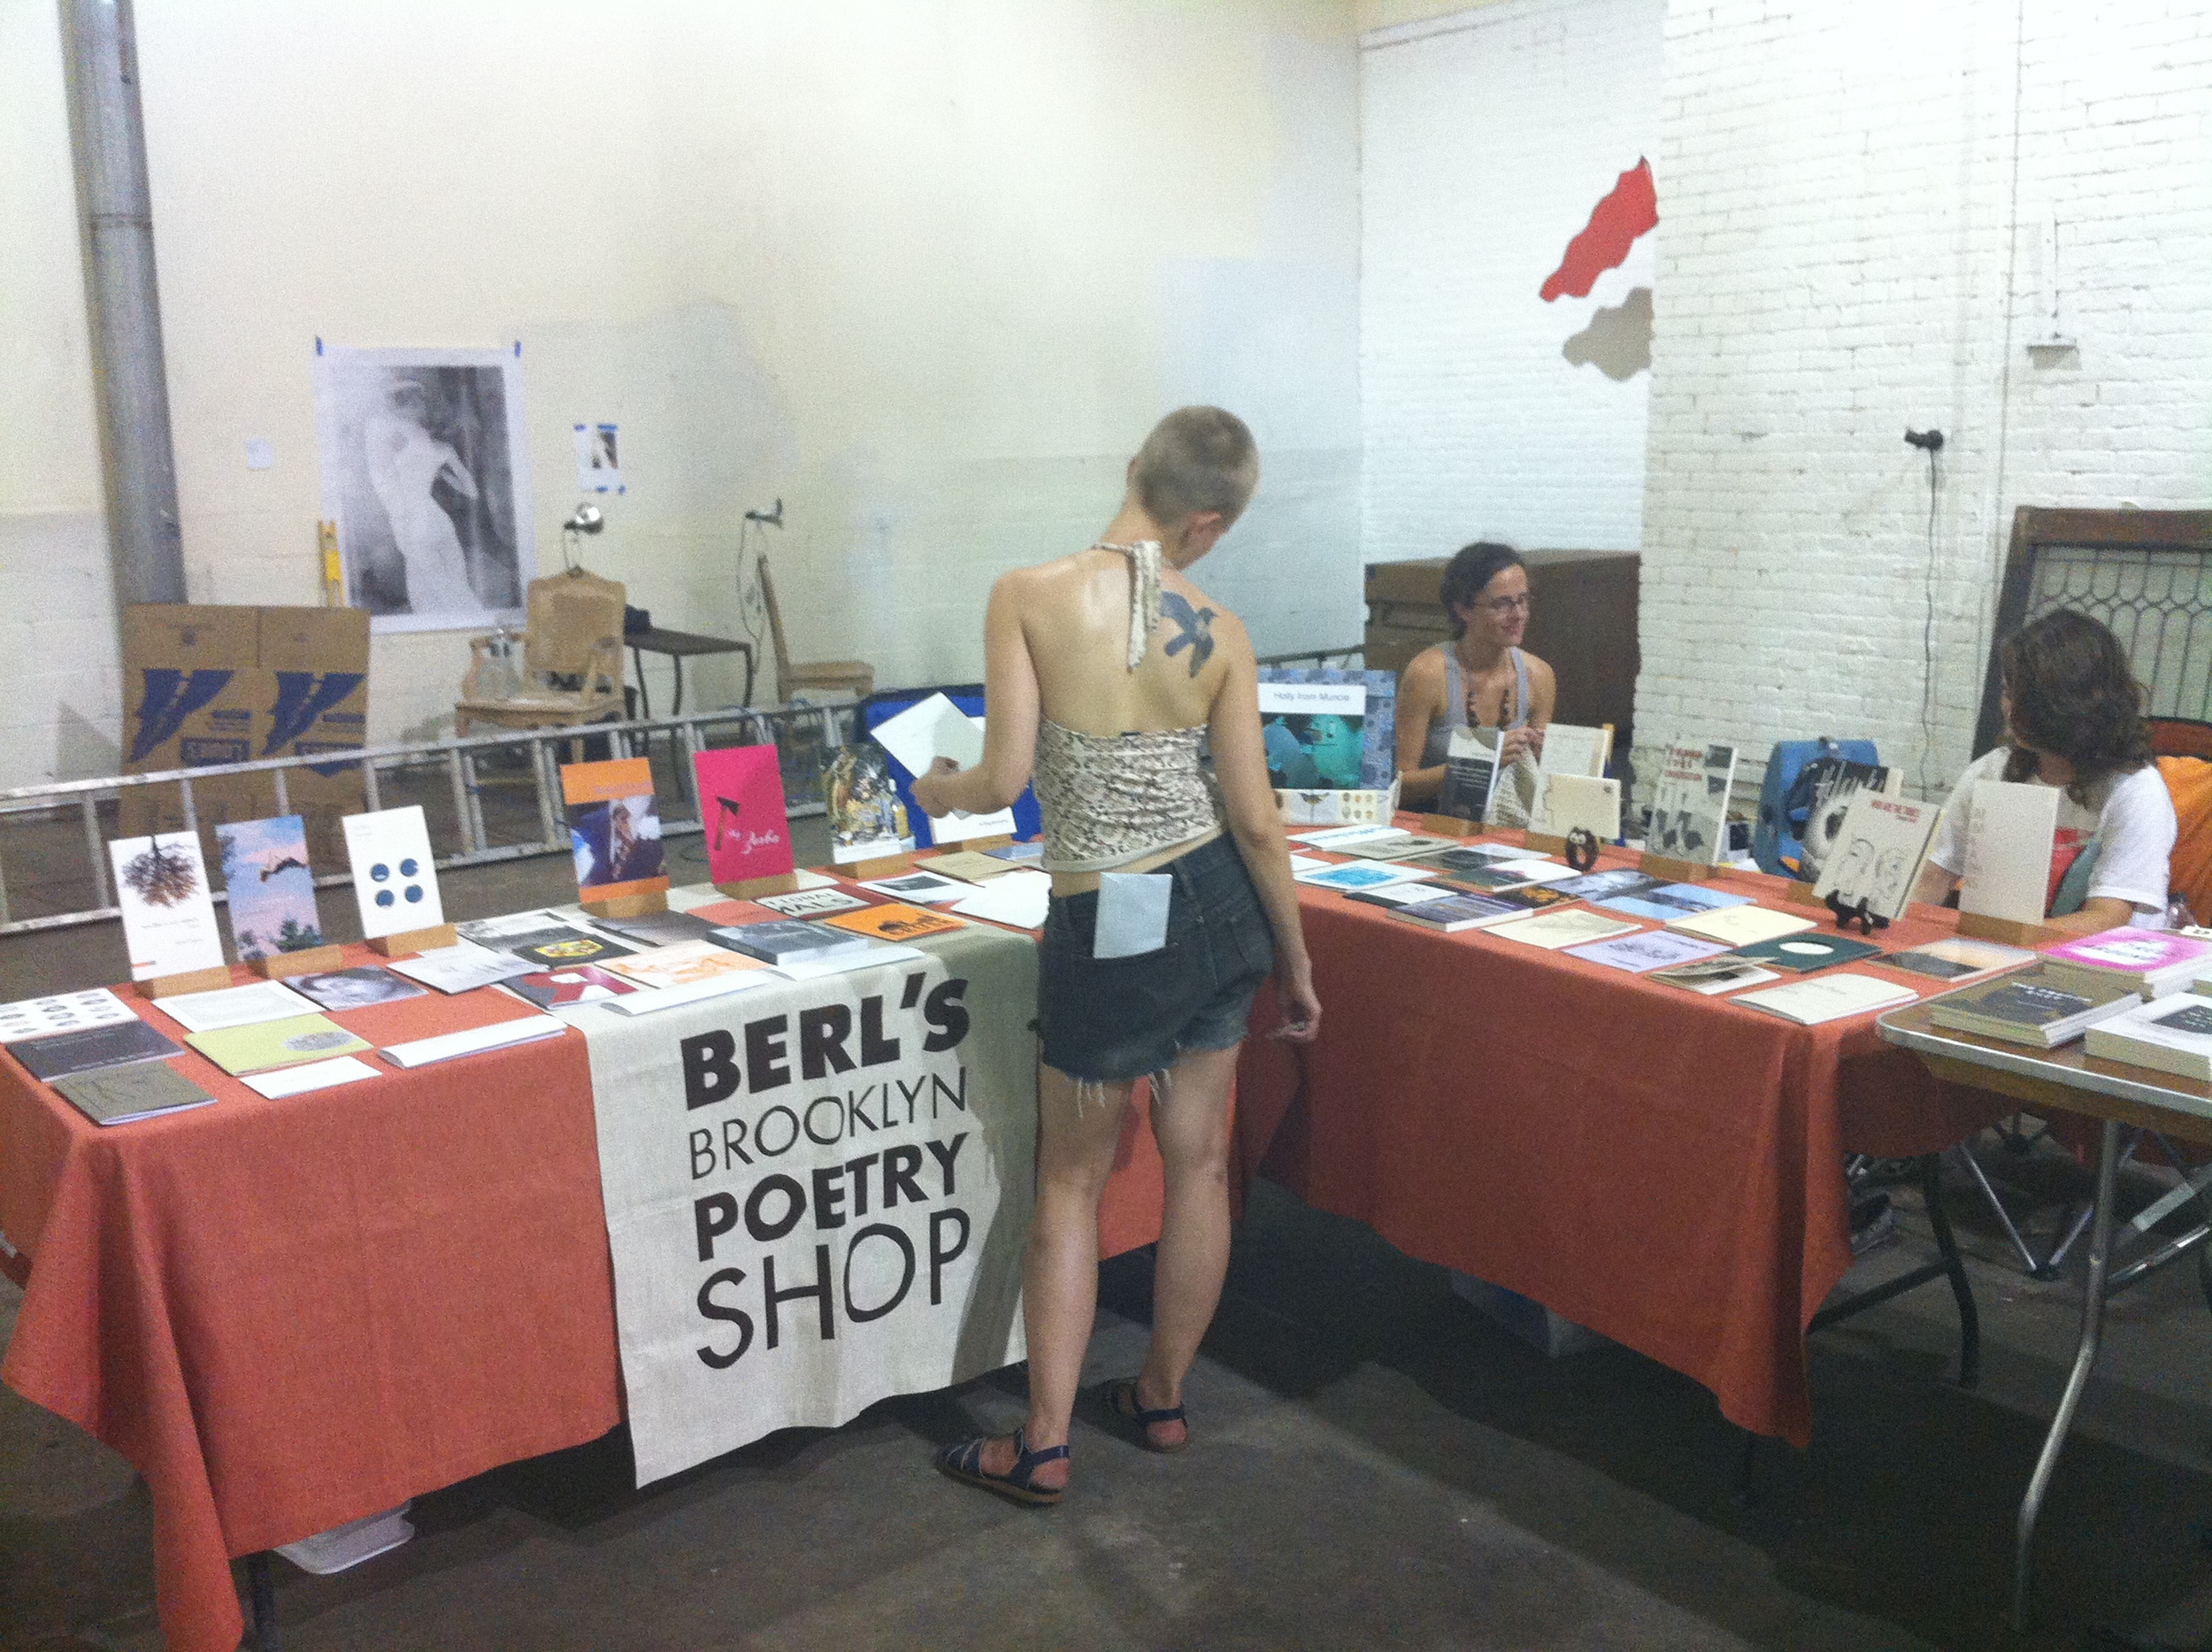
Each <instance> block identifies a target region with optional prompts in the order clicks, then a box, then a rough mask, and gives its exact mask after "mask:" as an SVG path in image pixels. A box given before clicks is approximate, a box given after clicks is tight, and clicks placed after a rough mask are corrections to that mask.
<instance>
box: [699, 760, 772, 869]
mask: <svg viewBox="0 0 2212 1652" xmlns="http://www.w3.org/2000/svg"><path fill="white" fill-rule="evenodd" d="M691 762H692V767H693V771H694V772H695V774H696V775H697V778H698V781H699V821H700V824H701V825H702V826H705V827H706V831H707V875H708V877H709V878H710V880H712V881H713V882H716V883H742V882H744V881H745V880H747V879H749V878H772V877H775V876H776V875H778V874H779V873H780V872H789V871H790V870H791V869H792V861H791V821H790V819H789V818H788V817H787V815H786V814H785V813H784V807H783V774H782V772H781V771H780V769H779V768H778V767H777V765H776V749H775V748H774V747H773V746H726V747H724V748H722V749H720V750H718V751H702V752H699V753H697V754H695V756H694V757H692V759H691Z"/></svg>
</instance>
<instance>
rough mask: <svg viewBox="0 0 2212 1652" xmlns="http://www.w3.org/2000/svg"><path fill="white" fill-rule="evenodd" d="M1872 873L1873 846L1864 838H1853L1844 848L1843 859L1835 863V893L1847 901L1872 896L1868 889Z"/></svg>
mask: <svg viewBox="0 0 2212 1652" xmlns="http://www.w3.org/2000/svg"><path fill="white" fill-rule="evenodd" d="M1873 871H1874V845H1873V844H1872V843H1871V842H1870V841H1868V840H1867V839H1865V838H1863V837H1855V838H1853V839H1852V840H1851V841H1850V842H1849V843H1847V844H1846V845H1845V846H1844V850H1843V858H1842V859H1841V860H1839V861H1838V862H1837V863H1836V893H1837V894H1838V895H1841V896H1842V897H1843V898H1844V899H1845V900H1847V901H1852V900H1858V899H1860V898H1863V897H1864V896H1867V895H1872V894H1874V893H1875V891H1874V889H1873V888H1872V887H1870V874H1871V873H1872V872H1873Z"/></svg>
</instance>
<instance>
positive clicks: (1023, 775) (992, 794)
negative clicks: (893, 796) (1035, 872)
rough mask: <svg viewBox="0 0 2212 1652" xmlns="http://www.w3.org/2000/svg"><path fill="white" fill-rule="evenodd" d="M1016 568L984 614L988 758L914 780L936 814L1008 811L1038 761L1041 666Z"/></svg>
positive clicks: (947, 763)
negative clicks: (1025, 621)
mask: <svg viewBox="0 0 2212 1652" xmlns="http://www.w3.org/2000/svg"><path fill="white" fill-rule="evenodd" d="M1020 577H1021V576H1020V575H1019V574H1018V573H1009V574H1006V575H1003V576H1002V577H1001V579H1000V580H999V581H998V583H997V584H995V585H994V586H993V587H992V588H991V603H990V606H989V607H988V608H987V610H985V611H984V615H983V704H984V724H983V761H982V762H980V763H979V764H977V765H975V767H973V768H972V769H963V768H961V767H960V766H959V765H957V764H956V763H954V762H953V761H952V759H951V758H949V757H940V758H938V759H937V761H936V763H935V764H934V765H933V766H932V767H931V769H930V772H928V773H927V774H923V775H918V776H916V777H915V780H914V801H915V802H916V803H919V804H920V805H921V808H922V812H923V813H924V814H926V815H927V816H929V817H930V818H932V819H935V818H938V817H939V816H941V815H948V814H953V813H956V812H957V813H960V814H970V815H987V814H992V813H995V812H996V811H999V810H1001V809H1010V808H1012V807H1013V806H1014V800H1015V799H1016V798H1018V797H1019V796H1020V795H1022V791H1023V788H1025V787H1026V786H1027V785H1028V784H1029V772H1030V769H1031V768H1032V766H1033V765H1034V764H1035V763H1036V761H1037V718H1038V716H1039V715H1040V713H1039V711H1038V699H1037V666H1036V662H1035V661H1033V660H1032V659H1031V658H1030V657H1029V638H1028V635H1027V634H1026V633H1025V631H1024V630H1023V629H1022V617H1021V603H1020V595H1019V591H1018V580H1019V579H1020Z"/></svg>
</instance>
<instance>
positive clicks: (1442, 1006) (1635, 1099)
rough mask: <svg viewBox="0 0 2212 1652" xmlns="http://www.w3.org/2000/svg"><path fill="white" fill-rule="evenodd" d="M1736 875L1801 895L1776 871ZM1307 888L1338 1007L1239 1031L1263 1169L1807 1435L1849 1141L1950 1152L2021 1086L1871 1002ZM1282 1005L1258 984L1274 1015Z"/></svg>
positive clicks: (1317, 965) (1946, 926)
mask: <svg viewBox="0 0 2212 1652" xmlns="http://www.w3.org/2000/svg"><path fill="white" fill-rule="evenodd" d="M1604 864H1614V865H1621V864H1632V861H1630V860H1629V859H1628V858H1627V857H1622V856H1617V855H1616V856H1611V857H1608V858H1607V861H1606V862H1605V863H1604ZM1720 882H1721V885H1722V887H1732V888H1735V889H1737V890H1738V891H1739V892H1740V893H1743V894H1747V895H1760V896H1763V897H1764V898H1765V900H1766V902H1767V903H1769V904H1771V905H1778V906H1779V905H1783V904H1785V903H1783V902H1782V901H1781V900H1780V899H1779V896H1778V880H1773V879H1768V878H1763V877H1759V876H1757V875H1755V874H1752V875H1746V874H1733V873H1732V874H1726V875H1724V877H1723V878H1722V879H1721V880H1720ZM1301 906H1302V911H1303V912H1304V918H1305V925H1306V934H1307V938H1308V941H1309V945H1310V950H1311V951H1312V954H1313V958H1314V973H1315V980H1316V985H1317V989H1318V991H1319V993H1320V995H1321V1003H1322V1008H1323V1016H1324V1018H1323V1022H1322V1027H1323V1031H1322V1034H1321V1037H1320V1039H1319V1041H1317V1043H1316V1044H1314V1045H1313V1046H1312V1047H1311V1048H1310V1049H1309V1050H1306V1051H1304V1052H1299V1051H1297V1050H1295V1049H1294V1048H1292V1047H1290V1046H1286V1045H1284V1044H1282V1043H1279V1042H1277V1041H1272V1040H1269V1039H1264V1038H1253V1039H1251V1040H1248V1041H1247V1042H1246V1044H1245V1047H1244V1049H1245V1054H1244V1057H1243V1060H1242V1063H1241V1064H1240V1070H1239V1073H1238V1095H1237V1128H1238V1143H1239V1152H1240V1157H1241V1160H1242V1164H1243V1168H1244V1169H1245V1170H1247V1171H1248V1172H1249V1171H1253V1170H1263V1171H1264V1172H1267V1173H1268V1174H1270V1175H1271V1176H1274V1177H1276V1178H1277V1179H1280V1180H1281V1181H1283V1182H1284V1183H1286V1185H1287V1186H1288V1187H1290V1188H1291V1189H1292V1190H1293V1191H1294V1192H1295V1193H1297V1194H1298V1195H1300V1196H1302V1198H1304V1199H1305V1200H1306V1201H1307V1202H1308V1203H1311V1204H1314V1205H1316V1206H1317V1207H1319V1208H1321V1209H1323V1210H1331V1211H1333V1212H1336V1213H1338V1214H1340V1215H1344V1216H1350V1217H1354V1218H1358V1219H1359V1220H1362V1221H1364V1222H1366V1223H1368V1224H1369V1225H1370V1226H1372V1227H1373V1228H1374V1229H1375V1230H1376V1231H1377V1232H1378V1233H1381V1234H1382V1236H1383V1237H1384V1238H1386V1239H1387V1240H1389V1241H1391V1242H1392V1243H1393V1244H1394V1245H1396V1246H1397V1247H1398V1248H1399V1249H1402V1250H1404V1251H1406V1252H1408V1253H1409V1254H1410V1255H1412V1256H1419V1257H1422V1258H1424V1259H1425V1260H1427V1261H1431V1262H1437V1263H1441V1264H1444V1265H1445V1266H1448V1267H1451V1268H1456V1269H1459V1270H1461V1271H1463V1272H1468V1273H1472V1274H1476V1275H1479V1277H1481V1278H1483V1279H1488V1280H1490V1281H1492V1282H1494V1283H1495V1284H1499V1285H1502V1286H1505V1287H1509V1289H1512V1290H1516V1291H1519V1292H1521V1293H1522V1294H1523V1295H1528V1296H1532V1297H1534V1298H1535V1299H1536V1300H1537V1301H1539V1302H1543V1303H1544V1304H1545V1305H1546V1306H1548V1307H1549V1308H1551V1309H1552V1310H1555V1311H1556V1312H1558V1313H1560V1314H1563V1315H1564V1316H1566V1317H1567V1318H1570V1319H1572V1320H1574V1321H1576V1322H1577V1323H1578V1324H1581V1325H1587V1326H1589V1327H1591V1328H1592V1329H1594V1330H1596V1331H1600V1332H1602V1333H1604V1334H1605V1335H1607V1336H1609V1337H1611V1338H1613V1339H1614V1340H1615V1341H1619V1342H1623V1343H1625V1344H1627V1345H1628V1346H1629V1347H1631V1348H1636V1349H1637V1350H1639V1351H1640V1352H1641V1353H1644V1354H1647V1355H1648V1356H1651V1357H1652V1358H1654V1359H1657V1360H1659V1361H1661V1362H1663V1364H1667V1365H1670V1366H1671V1367H1673V1368H1674V1369H1675V1370H1677V1371H1679V1372H1684V1373H1686V1375H1688V1376H1691V1377H1694V1378H1695V1379H1697V1380H1698V1381H1700V1382H1701V1383H1703V1384H1704V1385H1705V1386H1706V1387H1709V1388H1710V1389H1712V1390H1713V1392H1714V1393H1715V1395H1717V1396H1718V1397H1719V1400H1720V1404H1721V1409H1722V1410H1723V1411H1724V1412H1725V1413H1726V1415H1727V1416H1728V1417H1729V1418H1731V1419H1732V1420H1733V1421H1735V1422H1737V1423H1739V1424H1740V1425H1742V1426H1744V1427H1746V1428H1748V1429H1752V1430H1755V1431H1756V1432H1758V1433H1768V1434H1779V1435H1782V1436H1784V1437H1785V1438H1786V1439H1788V1440H1790V1441H1793V1442H1795V1443H1797V1444H1799V1445H1803V1444H1805V1443H1806V1442H1807V1441H1808V1440H1809V1436H1810V1431H1811V1416H1810V1410H1809V1402H1808V1399H1807V1394H1806V1375H1805V1339H1804V1326H1805V1323H1806V1321H1807V1320H1809V1318H1811V1317H1812V1315H1813V1312H1814V1310H1816V1309H1817V1308H1818V1307H1819V1305H1820V1302H1821V1300H1822V1299H1823V1298H1824V1297H1825V1296H1826V1295H1828V1293H1829V1291H1830V1290H1831V1289H1832V1287H1834V1285H1835V1284H1836V1282H1837V1281H1838V1280H1839V1279H1841V1278H1842V1277H1843V1274H1844V1272H1845V1270H1846V1269H1847V1267H1848V1266H1849V1265H1850V1261H1851V1248H1850V1237H1849V1231H1848V1214H1847V1203H1846V1198H1845V1193H1844V1186H1843V1178H1842V1156H1843V1153H1844V1151H1845V1149H1847V1148H1850V1149H1859V1150H1863V1151H1868V1152H1872V1153H1877V1154H1881V1155H1884V1156H1905V1155H1909V1154H1916V1153H1925V1152H1932V1151H1934V1150H1935V1149H1939V1148H1942V1147H1945V1146H1947V1145H1948V1144H1949V1143H1951V1142H1953V1141H1957V1140H1959V1139H1960V1138H1961V1137H1962V1136H1964V1135H1966V1134H1967V1133H1970V1131H1972V1130H1974V1129H1975V1128H1977V1127H1978V1126H1980V1125H1982V1124H1984V1123H1986V1122H1989V1121H1990V1120H1991V1119H1993V1118H1996V1117H2001V1116H2002V1114H2003V1113H2004V1112H2005V1111H2007V1110H2009V1104H2008V1103H2001V1102H1999V1101H1997V1100H1995V1099H1994V1098H1992V1097H1991V1096H1989V1095H1983V1094H1978V1093H1976V1092H1972V1091H1967V1090H1962V1089H1958V1088H1956V1087H1952V1086H1947V1085H1941V1084H1938V1083H1937V1082H1936V1081H1934V1080H1932V1079H1930V1078H1929V1077H1928V1076H1927V1074H1926V1072H1925V1071H1924V1069H1923V1068H1922V1067H1921V1066H1920V1064H1918V1063H1917V1062H1916V1061H1914V1060H1912V1059H1911V1058H1910V1057H1907V1056H1906V1055H1905V1053H1904V1052H1903V1051H1901V1050H1897V1049H1890V1048H1889V1047H1887V1046H1886V1045H1884V1044H1883V1043H1882V1042H1881V1041H1880V1040H1879V1038H1878V1035H1877V1034H1876V1033H1875V1031H1874V1025H1873V1023H1874V1018H1873V1017H1872V1016H1871V1015H1868V1016H1861V1017H1856V1018H1853V1019H1850V1020H1847V1021H1841V1022H1832V1023H1830V1024H1828V1025H1826V1026H1816V1027H1805V1026H1797V1025H1795V1024H1794V1023H1793V1022H1788V1021H1785V1020H1782V1019H1780V1018H1778V1017H1774V1016H1770V1015H1766V1014H1763V1013H1762V1012H1761V1011H1759V1010H1748V1009H1743V1008H1740V1007H1738V1006H1736V1005H1733V1004H1731V1003H1728V1002H1727V1000H1726V999H1724V998H1704V997H1700V996H1699V995H1696V994H1694V993H1689V992H1685V991H1682V990H1681V989H1679V988H1677V987H1665V986H1661V985H1657V984H1655V983H1653V982H1650V981H1647V980H1641V979H1640V978H1639V977H1637V976H1633V975H1630V974H1628V973H1625V972H1622V971H1618V970H1611V969H1607V968H1604V967H1602V966H1601V965H1598V964H1588V963H1585V962H1583V961H1581V960H1579V959H1575V958H1569V957H1564V956H1563V955H1562V954H1559V953H1556V952H1547V951H1543V950H1541V949H1538V948H1534V947H1530V946H1525V945H1522V944H1519V943H1517V942H1514V941H1507V940H1502V939H1500V938H1498V937H1496V936H1494V935H1486V934H1482V933H1481V932H1479V931H1473V932H1463V933H1462V934H1456V935H1442V934H1435V933H1434V932H1432V931H1429V930H1425V929H1421V928H1418V927H1417V926H1414V925H1412V924H1410V923H1407V922H1405V921H1403V920H1402V919H1399V918H1394V917H1392V916H1390V915H1389V914H1388V913H1387V912H1386V911H1383V910H1382V909H1380V908H1379V907H1375V906H1372V905H1368V904H1365V903H1360V902H1355V901H1348V900H1346V899H1345V898H1343V897H1342V896H1341V895H1335V894H1333V893H1330V892H1326V891H1322V890H1316V889H1313V888H1310V887H1306V886H1301ZM1805 910H1806V911H1807V912H1808V914H1809V913H1810V912H1811V911H1814V910H1816V909H1812V908H1808V909H1805ZM1822 916H1823V918H1825V913H1823V914H1822ZM1954 927H1955V916H1954V915H1953V914H1950V913H1947V912H1942V913H1939V912H1933V911H1931V910H1930V909H1927V908H1914V909H1912V913H1911V916H1910V917H1909V918H1908V919H1907V920H1906V921H1903V922H1901V923H1899V924H1897V925H1895V926H1893V927H1892V928H1890V929H1889V930H1887V931H1886V932H1884V934H1882V936H1881V937H1880V939H1881V942H1882V944H1883V945H1884V946H1885V947H1887V948H1890V949H1902V948H1904V947H1907V946H1909V945H1912V944H1914V943H1916V942H1917V941H1927V940H1932V939H1935V938H1936V937H1938V936H1939V935H1941V934H1948V933H1950V932H1951V931H1952V929H1953V928H1954ZM1851 967H1853V968H1855V969H1870V966H1869V965H1853V966H1851ZM1871 972H1873V973H1877V974H1880V975H1882V976H1883V977H1884V978H1885V979H1893V980H1898V981H1901V982H1907V983H1912V984H1916V985H1920V986H1922V987H1924V989H1925V990H1926V991H1930V992H1932V991H1936V990H1940V987H1939V984H1938V983H1935V982H1932V981H1927V980H1924V978H1916V977H1913V976H1910V975H1908V974H1906V973H1904V972H1893V971H1880V970H1872V971H1871ZM1275 1020H1276V1013H1275V1009H1274V1006H1273V1004H1272V1003H1271V1002H1270V1001H1269V995H1266V994H1263V995H1262V1002H1261V1003H1260V1004H1259V1005H1258V1006H1257V1007H1256V1010H1255V1019H1254V1026H1255V1028H1256V1029H1257V1028H1260V1027H1264V1026H1273V1025H1275Z"/></svg>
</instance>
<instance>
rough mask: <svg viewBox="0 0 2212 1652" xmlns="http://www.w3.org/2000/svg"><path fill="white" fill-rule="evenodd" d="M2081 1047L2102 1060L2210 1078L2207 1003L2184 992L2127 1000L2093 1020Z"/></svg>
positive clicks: (2211, 1029) (2211, 1015)
mask: <svg viewBox="0 0 2212 1652" xmlns="http://www.w3.org/2000/svg"><path fill="white" fill-rule="evenodd" d="M2082 1048H2083V1049H2085V1050H2086V1051H2088V1052H2089V1054H2091V1055H2093V1056H2101V1057H2104V1058H2105V1059H2106V1060H2107V1061H2124V1062H2127V1063H2128V1064H2130V1065H2131V1066H2137V1067H2151V1068H2154V1069H2155V1070H2157V1071H2158V1072H2172V1073H2177V1074H2179V1075H2180V1076H2181V1077H2183V1078H2185V1079H2194V1080H2197V1081H2198V1082H2199V1083H2212V1003H2207V1002H2205V1000H2203V999H2202V998H2200V997H2197V996H2195V995H2193V994H2183V995H2179V996H2177V997H2174V998H2162V999H2158V1000H2156V1001H2155V1002H2154V1003H2146V1004H2138V1005H2134V1006H2131V1008H2129V1009H2127V1010H2124V1011H2122V1012H2121V1013H2120V1014H2118V1015H2116V1016H2114V1017H2113V1018H2111V1019H2110V1020H2108V1021H2100V1022H2098V1023H2097V1024H2096V1025H2094V1026H2092V1027H2091V1028H2090V1029H2089V1031H2088V1033H2087V1034H2086V1035H2085V1037H2084V1038H2083V1040H2082Z"/></svg>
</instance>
